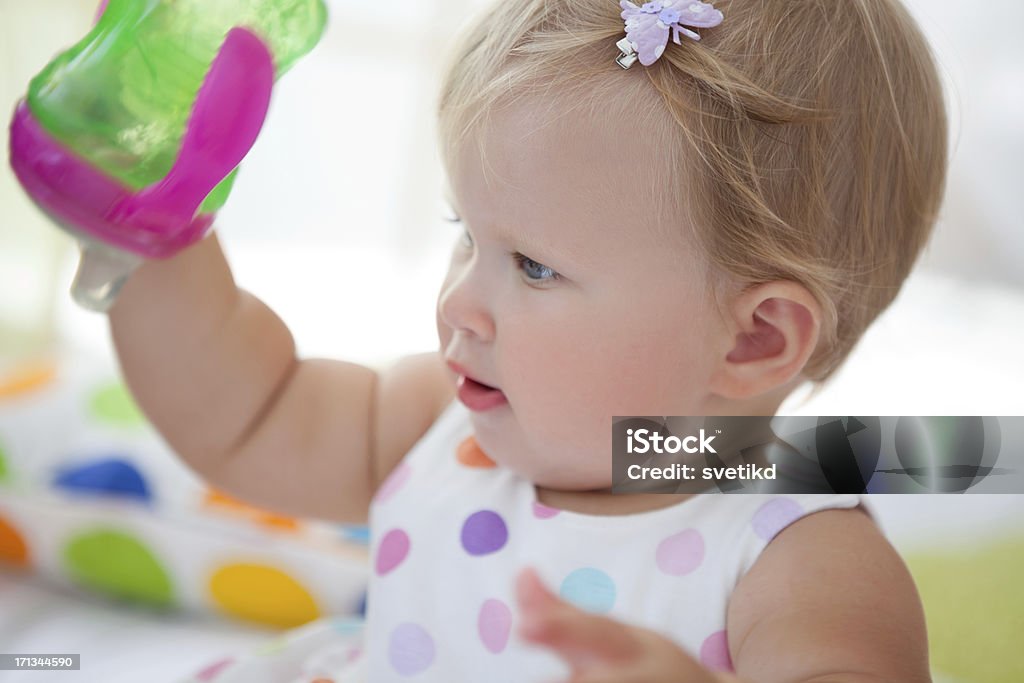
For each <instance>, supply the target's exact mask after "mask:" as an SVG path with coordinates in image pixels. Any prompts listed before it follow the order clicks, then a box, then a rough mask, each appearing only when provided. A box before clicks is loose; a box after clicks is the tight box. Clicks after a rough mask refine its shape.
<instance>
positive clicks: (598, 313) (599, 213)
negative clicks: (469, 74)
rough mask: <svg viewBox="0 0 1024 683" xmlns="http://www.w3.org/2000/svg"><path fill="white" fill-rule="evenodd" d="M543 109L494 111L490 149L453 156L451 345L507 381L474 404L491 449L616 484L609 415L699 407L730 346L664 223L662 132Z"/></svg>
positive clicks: (485, 445) (459, 360)
mask: <svg viewBox="0 0 1024 683" xmlns="http://www.w3.org/2000/svg"><path fill="white" fill-rule="evenodd" d="M531 111H534V110H533V109H531V108H530V107H529V106H527V105H520V106H518V107H516V108H511V109H507V110H504V111H503V112H501V113H498V114H495V115H494V118H493V119H492V124H491V125H490V126H489V127H488V129H487V132H486V133H484V134H482V135H481V136H479V137H480V139H479V143H480V145H481V146H482V147H481V149H482V151H483V161H481V155H480V149H477V148H476V147H475V146H474V145H473V144H465V145H463V149H462V151H461V152H460V153H459V155H458V156H457V158H456V159H454V160H453V163H452V168H451V169H450V172H451V186H452V197H451V199H452V203H453V208H454V210H455V211H456V213H457V215H458V216H459V218H460V219H461V222H462V225H461V226H460V227H461V228H464V230H465V234H464V235H463V236H462V237H461V238H460V239H459V242H458V244H456V246H455V248H454V252H453V254H452V259H451V265H450V267H449V271H448V275H447V277H446V278H445V281H444V284H443V285H442V287H441V292H440V296H439V298H438V305H437V325H438V334H439V337H440V344H441V352H442V354H443V355H444V357H445V358H446V359H447V360H449V361H453V362H454V363H456V364H458V365H460V366H462V368H463V369H464V370H465V372H466V373H467V374H468V375H470V376H472V377H474V378H475V379H477V380H479V381H480V382H482V383H485V384H488V385H490V386H493V387H497V388H499V389H500V390H501V391H502V392H503V393H504V396H505V399H506V401H505V402H503V403H501V404H500V405H497V406H496V407H491V408H489V409H486V410H473V411H471V414H472V421H473V427H474V429H475V432H476V438H477V441H478V442H479V444H480V446H481V448H482V449H483V450H484V451H485V452H486V453H487V454H488V455H489V456H490V457H491V458H493V459H494V460H495V461H497V462H498V463H500V464H502V465H504V466H507V467H509V468H511V469H513V470H515V471H517V472H519V473H520V474H522V475H523V476H525V477H527V478H528V479H530V480H532V481H533V482H534V483H535V484H538V485H540V486H544V487H548V488H557V489H561V490H587V489H598V488H606V487H608V486H610V485H611V424H612V416H614V415H699V414H702V408H703V405H704V402H705V399H706V398H707V394H708V392H707V384H708V380H709V376H710V374H711V372H712V369H713V364H712V363H713V361H714V360H717V359H719V358H721V357H723V356H725V355H726V354H727V353H728V348H726V347H725V346H723V343H722V337H723V334H722V322H721V320H720V318H719V316H718V314H717V312H716V311H715V309H714V308H713V307H712V305H711V299H710V290H709V289H708V288H707V287H706V286H705V282H704V278H703V277H702V274H701V273H702V271H701V266H700V265H699V260H698V259H697V258H696V255H695V254H694V253H692V250H691V249H687V248H685V247H684V246H682V245H683V243H684V242H685V240H683V239H673V240H671V241H669V240H665V239H664V238H659V237H657V234H658V229H659V228H660V229H661V230H662V232H664V231H665V230H666V229H667V226H668V223H667V222H666V221H672V220H673V218H672V217H671V216H669V215H667V214H666V213H664V212H663V211H662V210H661V209H659V207H658V205H657V203H656V202H655V199H654V198H655V197H656V196H658V194H659V193H671V192H677V191H678V190H677V189H676V188H673V187H672V186H671V185H670V184H669V182H670V181H669V177H670V176H669V174H668V161H667V158H666V155H665V152H664V151H663V150H661V149H659V147H658V144H659V141H658V140H657V139H653V138H655V136H653V135H650V134H649V133H648V132H647V131H644V130H637V129H636V128H635V127H634V126H631V125H630V124H629V123H627V122H624V121H615V120H609V118H610V117H608V116H604V117H597V116H582V117H581V116H568V117H562V118H560V119H559V120H557V121H556V122H555V123H552V124H549V125H548V126H547V127H544V128H540V129H537V124H536V122H535V121H533V120H531V119H530V117H529V114H530V112H531ZM673 227H674V228H675V229H678V230H680V231H681V230H683V229H684V226H682V225H679V226H678V227H676V226H673ZM458 376H459V375H458V373H456V372H455V371H452V380H453V382H454V381H457V379H458Z"/></svg>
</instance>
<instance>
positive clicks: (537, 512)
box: [533, 502, 560, 519]
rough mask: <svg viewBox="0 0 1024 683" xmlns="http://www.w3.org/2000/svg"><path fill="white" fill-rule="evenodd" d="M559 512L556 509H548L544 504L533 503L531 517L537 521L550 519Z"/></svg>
mask: <svg viewBox="0 0 1024 683" xmlns="http://www.w3.org/2000/svg"><path fill="white" fill-rule="evenodd" d="M559 512H560V510H559V509H558V508H553V507H548V506H547V505H545V504H544V503H537V502H534V504H533V516H534V517H536V518H537V519H550V518H551V517H554V516H555V515H557V514H558V513H559Z"/></svg>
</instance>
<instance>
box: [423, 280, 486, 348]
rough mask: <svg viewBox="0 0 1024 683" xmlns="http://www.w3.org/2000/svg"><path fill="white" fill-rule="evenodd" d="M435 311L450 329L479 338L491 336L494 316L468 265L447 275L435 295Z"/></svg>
mask: <svg viewBox="0 0 1024 683" xmlns="http://www.w3.org/2000/svg"><path fill="white" fill-rule="evenodd" d="M437 314H438V318H440V320H441V322H442V323H443V324H445V325H447V326H448V327H450V328H451V329H452V330H453V331H461V332H463V333H466V334H472V335H473V336H476V337H478V338H479V339H480V340H481V341H492V340H493V339H494V333H495V324H494V316H493V315H492V313H491V311H490V307H489V305H488V299H487V296H486V295H485V292H484V289H483V287H482V285H481V283H480V282H479V281H478V280H477V279H476V277H475V276H474V274H473V269H471V268H470V267H469V266H464V267H462V268H460V269H458V270H456V269H453V270H452V272H450V273H449V274H448V278H447V279H446V280H445V283H444V285H443V286H442V287H441V294H440V296H439V297H438V301H437Z"/></svg>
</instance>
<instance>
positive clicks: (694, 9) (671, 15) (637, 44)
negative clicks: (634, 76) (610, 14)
mask: <svg viewBox="0 0 1024 683" xmlns="http://www.w3.org/2000/svg"><path fill="white" fill-rule="evenodd" d="M619 6H620V7H622V18H623V19H624V20H625V21H626V37H625V38H623V39H622V40H620V41H619V42H618V43H616V44H615V45H616V46H617V47H618V48H619V51H620V52H622V54H621V55H619V56H618V57H616V59H615V63H616V64H618V65H619V66H621V67H622V68H623V69H628V68H629V67H631V66H633V64H634V63H635V62H636V61H637V60H638V59H639V60H640V63H641V64H643V65H644V66H650V65H651V64H654V63H655V62H656V61H658V58H659V57H661V55H662V54H664V52H665V46H666V45H668V36H669V33H671V34H672V40H674V41H675V43H676V45H682V41H680V40H679V34H680V33H682V34H684V35H686V36H687V37H688V38H692V39H694V40H700V36H699V35H697V33H695V32H694V31H691V30H690V29H688V28H686V26H693V27H695V28H712V27H714V26H718V25H719V24H721V23H722V19H723V18H724V17H723V16H722V13H721V12H719V11H718V10H716V9H715V8H714V7H713V6H712V5H710V4H708V3H706V2H695V1H694V0H656V1H655V2H645V3H644V4H643V6H641V7H637V6H636V5H634V4H633V3H632V2H629V0H620V1H619Z"/></svg>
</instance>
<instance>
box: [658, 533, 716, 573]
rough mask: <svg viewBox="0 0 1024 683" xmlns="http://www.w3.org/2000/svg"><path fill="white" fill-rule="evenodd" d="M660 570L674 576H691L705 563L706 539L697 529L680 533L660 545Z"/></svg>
mask: <svg viewBox="0 0 1024 683" xmlns="http://www.w3.org/2000/svg"><path fill="white" fill-rule="evenodd" d="M655 558H656V561H657V563H658V569H660V570H661V571H663V572H665V573H666V574H670V575H672V576H683V575H685V574H689V573H690V572H692V571H693V570H694V569H696V568H697V567H699V566H700V563H701V562H703V561H704V537H703V536H701V534H700V532H699V531H697V530H696V529H687V530H685V531H680V532H679V533H677V534H673V535H671V536H669V537H667V538H665V539H664V540H663V541H662V542H661V543H659V544H658V551H657V553H656V554H655Z"/></svg>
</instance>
